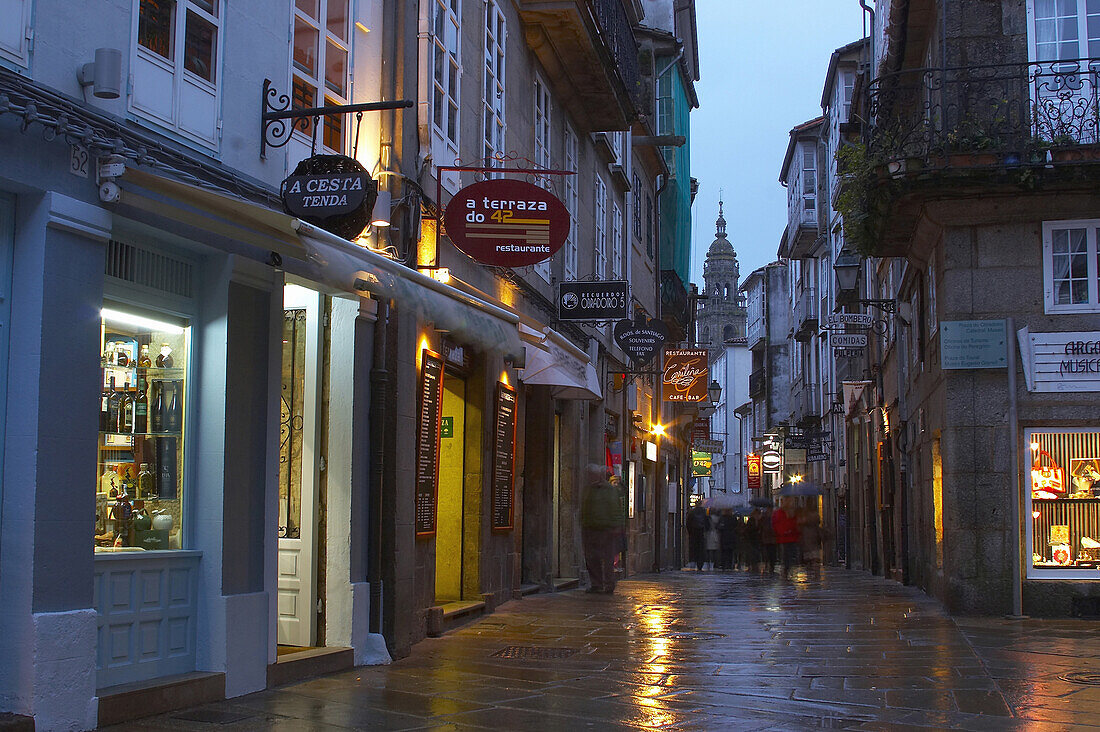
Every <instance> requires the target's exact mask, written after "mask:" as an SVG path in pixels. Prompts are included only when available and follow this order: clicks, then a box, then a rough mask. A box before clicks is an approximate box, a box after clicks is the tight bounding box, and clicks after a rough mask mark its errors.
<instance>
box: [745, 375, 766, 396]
mask: <svg viewBox="0 0 1100 732" xmlns="http://www.w3.org/2000/svg"><path fill="white" fill-rule="evenodd" d="M767 389H768V381H767V372H766V371H765V370H764V368H763V367H761V368H758V369H757V370H756V371H753V372H752V373H751V374H749V397H750V398H752V399H755V398H756V397H759V396H763V395H764V393H765V392H766V391H767Z"/></svg>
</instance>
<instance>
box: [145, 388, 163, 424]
mask: <svg viewBox="0 0 1100 732" xmlns="http://www.w3.org/2000/svg"><path fill="white" fill-rule="evenodd" d="M150 386H151V387H155V388H156V390H157V395H156V396H155V397H153V408H152V410H151V412H152V413H151V414H150V415H149V422H150V425H149V431H150V432H163V431H164V382H163V381H154V382H150Z"/></svg>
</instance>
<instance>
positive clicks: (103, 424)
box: [99, 386, 111, 432]
mask: <svg viewBox="0 0 1100 732" xmlns="http://www.w3.org/2000/svg"><path fill="white" fill-rule="evenodd" d="M110 401H111V388H110V387H109V386H105V387H103V394H102V395H101V397H100V400H99V431H100V432H106V431H107V425H108V421H107V419H108V418H107V405H108V404H109V403H110Z"/></svg>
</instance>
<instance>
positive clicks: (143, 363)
mask: <svg viewBox="0 0 1100 732" xmlns="http://www.w3.org/2000/svg"><path fill="white" fill-rule="evenodd" d="M137 365H138V367H139V368H143V369H147V368H149V367H150V366H152V365H153V361H152V359H150V358H149V344H148V343H146V344H145V345H143V346H142V347H141V356H140V357H139V358H138V364H137Z"/></svg>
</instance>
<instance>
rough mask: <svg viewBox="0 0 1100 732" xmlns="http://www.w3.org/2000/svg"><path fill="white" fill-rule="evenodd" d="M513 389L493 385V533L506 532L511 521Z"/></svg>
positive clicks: (514, 426) (514, 393) (513, 461)
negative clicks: (494, 395)
mask: <svg viewBox="0 0 1100 732" xmlns="http://www.w3.org/2000/svg"><path fill="white" fill-rule="evenodd" d="M515 467H516V390H515V389H513V388H512V387H510V386H508V385H507V384H501V383H498V384H497V399H496V417H495V420H494V427H493V507H492V512H493V531H508V530H510V529H511V528H512V527H513V524H514V519H515V485H516V481H515Z"/></svg>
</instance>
